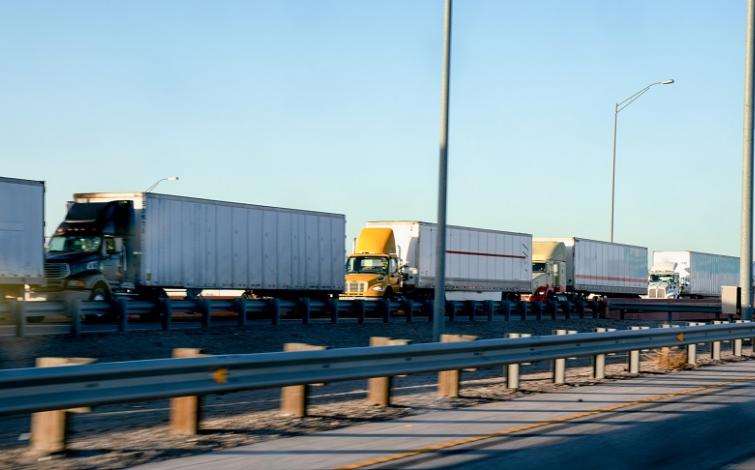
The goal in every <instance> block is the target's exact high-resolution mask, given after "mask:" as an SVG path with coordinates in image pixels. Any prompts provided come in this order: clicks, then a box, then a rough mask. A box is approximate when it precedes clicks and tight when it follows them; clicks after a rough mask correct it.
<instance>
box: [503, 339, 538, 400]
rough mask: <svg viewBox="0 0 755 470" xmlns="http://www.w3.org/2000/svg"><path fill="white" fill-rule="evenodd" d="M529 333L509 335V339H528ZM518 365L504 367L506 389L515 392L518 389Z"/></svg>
mask: <svg viewBox="0 0 755 470" xmlns="http://www.w3.org/2000/svg"><path fill="white" fill-rule="evenodd" d="M530 336H532V335H531V334H529V333H509V334H508V337H509V338H529V337H530ZM519 367H520V366H519V364H507V365H506V388H508V389H509V390H516V389H518V388H519Z"/></svg>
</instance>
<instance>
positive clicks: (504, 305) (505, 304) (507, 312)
mask: <svg viewBox="0 0 755 470" xmlns="http://www.w3.org/2000/svg"><path fill="white" fill-rule="evenodd" d="M501 314H503V320H504V321H511V304H510V303H509V301H508V300H507V299H503V300H501Z"/></svg>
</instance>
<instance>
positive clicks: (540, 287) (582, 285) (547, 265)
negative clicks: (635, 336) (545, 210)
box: [532, 237, 648, 300]
mask: <svg viewBox="0 0 755 470" xmlns="http://www.w3.org/2000/svg"><path fill="white" fill-rule="evenodd" d="M647 259H648V250H647V248H645V247H641V246H634V245H625V244H621V243H610V242H604V241H597V240H588V239H585V238H576V237H569V238H535V239H534V241H533V256H532V270H533V289H534V294H533V300H546V299H547V298H548V297H550V296H552V295H555V294H560V293H564V294H568V295H575V294H576V295H582V296H584V295H591V294H592V295H599V296H606V297H612V296H613V297H624V296H632V297H634V296H639V295H641V294H642V295H644V294H645V293H646V292H647V288H648V279H647V274H646V273H647V265H648V261H647Z"/></svg>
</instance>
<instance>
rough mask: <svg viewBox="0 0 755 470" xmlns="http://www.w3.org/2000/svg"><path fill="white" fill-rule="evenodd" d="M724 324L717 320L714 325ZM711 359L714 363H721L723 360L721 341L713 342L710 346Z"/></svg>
mask: <svg viewBox="0 0 755 470" xmlns="http://www.w3.org/2000/svg"><path fill="white" fill-rule="evenodd" d="M723 323H724V322H723V321H720V320H715V321H714V322H713V324H714V325H722V324H723ZM710 358H711V359H713V360H714V361H720V360H721V341H713V342H711V344H710Z"/></svg>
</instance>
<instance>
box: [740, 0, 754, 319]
mask: <svg viewBox="0 0 755 470" xmlns="http://www.w3.org/2000/svg"><path fill="white" fill-rule="evenodd" d="M753 23H755V0H748V1H747V34H746V38H745V105H744V134H743V139H744V145H743V147H744V149H743V152H742V234H741V238H740V246H739V285H740V287H741V289H742V299H741V302H742V318H743V319H744V320H752V150H753V148H752V133H753V108H752V93H753V78H754V77H753V75H754V74H753V66H755V61H754V60H753V42H755V32H753V27H754V25H753Z"/></svg>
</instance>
